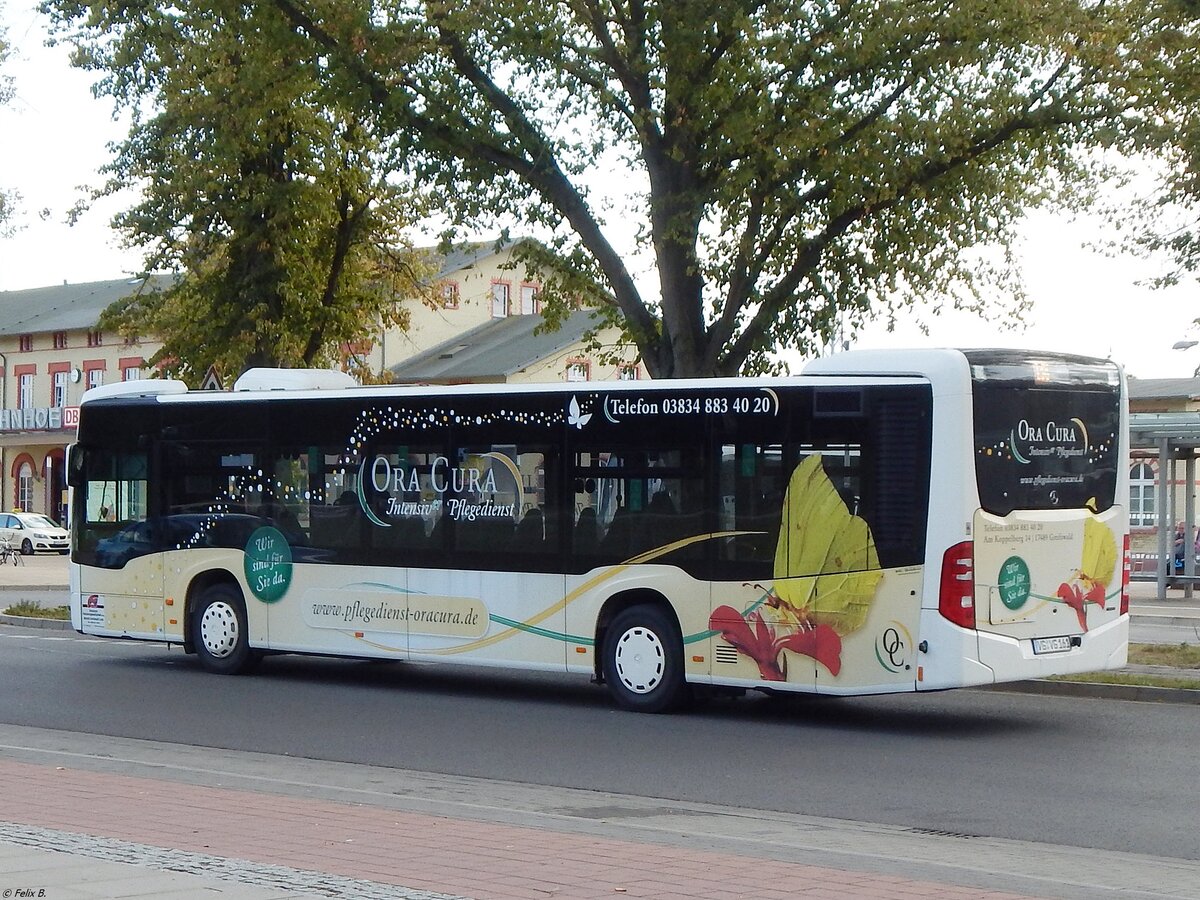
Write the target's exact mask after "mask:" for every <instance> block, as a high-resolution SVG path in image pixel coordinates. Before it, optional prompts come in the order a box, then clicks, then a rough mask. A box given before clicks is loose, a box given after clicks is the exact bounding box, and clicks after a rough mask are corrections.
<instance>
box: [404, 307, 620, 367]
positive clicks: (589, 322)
mask: <svg viewBox="0 0 1200 900" xmlns="http://www.w3.org/2000/svg"><path fill="white" fill-rule="evenodd" d="M544 321H545V320H544V319H543V318H542V317H541V316H508V317H506V318H503V319H493V320H492V321H490V322H485V323H484V324H482V325H479V326H476V327H475V328H472V329H470V330H469V331H465V332H463V333H462V334H459V335H456V336H455V337H453V338H451V339H450V340H448V341H445V342H443V343H441V344H438V345H437V346H436V347H431V348H430V349H429V350H426V351H424V352H422V353H418V354H416V355H415V356H411V357H409V358H408V359H406V360H404V361H403V362H401V363H398V364H397V365H394V366H392V368H391V370H390V371H391V373H392V375H393V377H394V378H395V379H396V380H397V381H401V382H414V381H502V380H504V379H506V378H507V377H508V376H510V375H513V374H515V373H517V372H520V371H521V370H522V369H525V368H528V367H529V366H531V365H534V364H535V363H538V362H541V361H543V360H545V359H548V358H550V357H552V356H553V355H554V354H556V353H561V352H562V351H564V350H566V349H567V348H568V347H570V346H571V345H572V344H576V343H578V342H579V340H580V339H581V338H582V337H583V336H584V335H585V334H586V333H587V332H588V330H589V329H592V328H595V327H596V326H597V325H598V324H599V323H598V321H597V319H596V318H595V314H594V313H593V312H592V311H590V310H582V311H580V312H576V313H572V314H571V316H570V317H568V318H567V320H566V321H564V322H563V323H562V327H561V328H560V329H559V330H558V331H550V332H543V333H537V334H535V333H534V332H535V330H536V329H537V327H538V326H539V325H542V324H543V323H544Z"/></svg>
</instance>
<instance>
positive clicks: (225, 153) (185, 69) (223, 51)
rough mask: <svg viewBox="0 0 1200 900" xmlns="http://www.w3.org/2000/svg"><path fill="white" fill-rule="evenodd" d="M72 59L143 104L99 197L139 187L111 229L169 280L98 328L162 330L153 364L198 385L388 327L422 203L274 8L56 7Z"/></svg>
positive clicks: (220, 2)
mask: <svg viewBox="0 0 1200 900" xmlns="http://www.w3.org/2000/svg"><path fill="white" fill-rule="evenodd" d="M44 9H45V10H46V11H49V12H50V13H52V14H53V15H55V16H56V17H57V19H58V21H59V23H60V26H61V27H62V30H63V31H65V30H66V28H67V27H68V26H69V25H70V24H72V23H74V24H76V25H77V28H76V30H75V31H73V32H71V33H70V40H72V41H73V42H74V43H75V45H76V52H75V58H74V62H75V64H76V65H79V66H83V67H85V68H88V69H92V70H96V71H99V72H101V73H103V77H102V79H101V80H100V81H99V82H98V84H97V85H96V91H97V92H98V93H99V94H101V95H107V96H110V97H112V98H113V99H114V100H115V101H116V102H117V104H118V106H120V107H124V108H128V109H130V110H132V112H133V124H132V126H131V129H130V133H129V136H128V138H127V139H126V140H124V141H123V142H121V143H120V144H118V145H117V146H116V147H115V154H114V158H113V160H112V162H111V163H110V164H109V165H108V166H106V168H105V170H104V172H105V174H106V176H107V178H108V180H107V183H106V184H105V185H104V187H102V188H101V189H100V190H99V192H98V193H100V194H104V193H112V192H116V191H118V190H120V189H122V188H124V187H126V186H129V185H137V186H140V187H141V190H142V194H141V199H140V202H138V203H137V204H136V205H135V206H133V207H132V208H131V209H128V210H126V211H125V212H122V213H121V214H119V215H118V216H117V217H116V218H115V220H114V224H115V226H116V227H117V228H118V229H119V230H120V231H122V232H123V234H124V235H125V237H126V240H127V242H128V243H129V244H130V245H132V246H136V247H139V248H141V249H142V250H143V251H144V254H145V257H144V258H145V267H146V270H147V271H162V270H169V271H174V272H177V273H179V274H180V275H181V277H180V278H179V280H178V281H177V283H176V284H175V286H174V287H172V288H170V289H168V290H166V291H163V292H145V293H140V294H137V295H135V296H132V297H130V298H128V299H126V300H123V301H120V302H119V303H117V304H115V305H114V306H113V307H111V308H110V309H109V310H107V311H106V312H105V313H104V316H103V318H102V319H101V325H102V327H106V328H114V329H116V330H119V331H121V332H123V333H125V334H132V335H144V334H154V335H157V336H159V337H161V339H162V340H163V347H162V349H161V351H159V353H158V354H157V355H156V356H155V358H154V359H153V360H152V362H154V363H160V364H162V365H163V366H164V368H165V369H166V371H168V372H170V373H172V374H176V375H179V376H181V377H184V378H185V379H187V380H189V381H191V382H193V383H194V382H197V381H199V380H200V379H201V378H202V377H203V375H204V373H205V371H206V370H207V368H208V367H209V366H210V365H214V364H215V365H216V366H217V367H218V368H219V369H220V370H221V371H222V372H224V373H226V374H229V373H237V372H240V371H242V370H243V369H244V368H247V367H250V366H258V365H284V366H313V365H326V364H329V363H331V362H336V361H339V360H340V359H344V358H345V354H344V351H343V349H342V348H343V347H344V346H345V345H346V344H349V343H352V342H355V341H358V340H361V339H363V338H365V337H368V336H369V335H371V334H373V333H374V332H375V331H376V330H377V329H378V328H380V327H386V326H388V325H402V324H403V323H404V321H405V317H406V314H405V312H404V309H403V307H402V306H401V305H400V304H399V303H398V300H399V298H408V297H413V296H417V295H418V294H419V293H420V292H421V288H420V281H421V279H422V275H423V271H424V264H423V263H421V261H420V259H419V257H418V255H417V254H416V253H415V251H413V250H412V248H411V246H410V245H409V244H408V242H407V241H406V240H404V238H403V235H402V232H403V229H404V228H405V227H407V226H408V225H409V224H410V222H411V221H412V218H413V216H414V214H416V213H417V212H419V206H418V205H417V204H416V203H415V201H414V200H413V198H412V197H411V196H410V194H409V193H408V192H406V191H405V190H403V189H401V188H400V187H398V186H397V185H396V184H394V183H393V181H392V179H391V174H392V172H393V171H394V169H395V167H394V166H393V165H392V161H391V160H390V159H389V158H388V157H387V155H386V154H385V153H383V152H382V151H381V149H380V147H379V145H378V142H377V141H376V140H375V137H374V134H373V129H374V124H373V122H372V121H371V119H370V118H369V117H367V116H364V115H361V114H356V113H354V112H352V111H347V110H345V109H344V108H342V107H339V106H338V104H337V103H336V102H334V101H333V100H331V99H330V98H329V97H328V96H326V92H325V91H324V90H323V88H322V86H321V83H320V77H319V76H320V71H319V70H320V65H321V63H320V60H319V59H318V58H317V57H316V55H315V54H314V53H313V52H312V51H311V49H310V48H309V47H307V46H306V45H305V44H304V43H303V42H301V41H299V40H298V39H297V38H296V37H295V35H294V34H293V33H292V32H291V30H290V29H289V28H288V26H287V23H286V22H285V21H284V20H283V19H282V18H281V17H280V15H279V14H278V13H277V12H275V11H274V10H271V9H270V8H262V9H247V8H246V7H245V6H244V5H243V4H240V3H237V2H234V0H214V2H209V3H201V4H181V5H179V6H176V7H171V8H168V9H159V8H157V7H156V5H155V4H145V3H139V2H130V3H77V2H69V0H63V2H57V0H55V2H50V3H47V4H45V6H44Z"/></svg>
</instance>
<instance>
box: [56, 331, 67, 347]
mask: <svg viewBox="0 0 1200 900" xmlns="http://www.w3.org/2000/svg"><path fill="white" fill-rule="evenodd" d="M54 349H55V350H66V349H67V333H66V332H65V331H56V332H54Z"/></svg>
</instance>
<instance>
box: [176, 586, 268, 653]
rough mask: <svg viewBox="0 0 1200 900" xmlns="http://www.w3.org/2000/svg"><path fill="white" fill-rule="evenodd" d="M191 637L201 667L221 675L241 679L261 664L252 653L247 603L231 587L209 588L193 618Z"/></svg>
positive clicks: (239, 593)
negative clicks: (240, 676)
mask: <svg viewBox="0 0 1200 900" xmlns="http://www.w3.org/2000/svg"><path fill="white" fill-rule="evenodd" d="M192 637H193V643H194V645H195V647H196V656H197V657H199V659H200V665H201V666H203V667H204V668H205V669H207V670H208V671H209V672H215V673H216V674H218V675H240V674H242V673H243V672H248V671H249V670H250V669H251V668H253V666H254V664H255V663H257V662H258V656H257V654H255V653H254V651H253V650H251V649H250V629H249V627H248V626H247V624H246V603H245V601H244V600H243V599H242V592H241V591H239V590H238V589H237V588H236V587H233V586H232V585H228V584H218V585H214V586H213V587H210V588H208V589H207V590H205V591H204V593H202V594H201V595H200V598H199V600H198V601H197V602H196V609H195V612H194V613H193V614H192Z"/></svg>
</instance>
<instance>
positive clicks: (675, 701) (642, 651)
mask: <svg viewBox="0 0 1200 900" xmlns="http://www.w3.org/2000/svg"><path fill="white" fill-rule="evenodd" d="M603 666H604V680H605V682H606V683H607V684H608V689H609V691H610V692H611V693H612V695H613V699H614V700H616V702H617V704H618V705H619V706H622V707H624V708H625V709H631V710H634V711H635V712H647V713H658V712H669V711H671V710H673V709H678V708H679V707H680V706H681V705H683V703H684V701H685V700H686V699H687V696H688V686H687V682H686V681H684V677H683V638H682V637H681V636H680V633H679V626H678V625H676V623H675V620H674V619H673V618H672V617H671V616H669V615H668V614H667V613H665V612H664V611H663V610H662V609H660V608H659V607H656V606H631V607H630V608H629V609H626V610H623V611H621V612H620V613H618V614H617V616H616V618H614V619H613V621H612V624H610V625H609V627H608V630H607V632H606V635H605V640H604V658H603Z"/></svg>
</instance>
